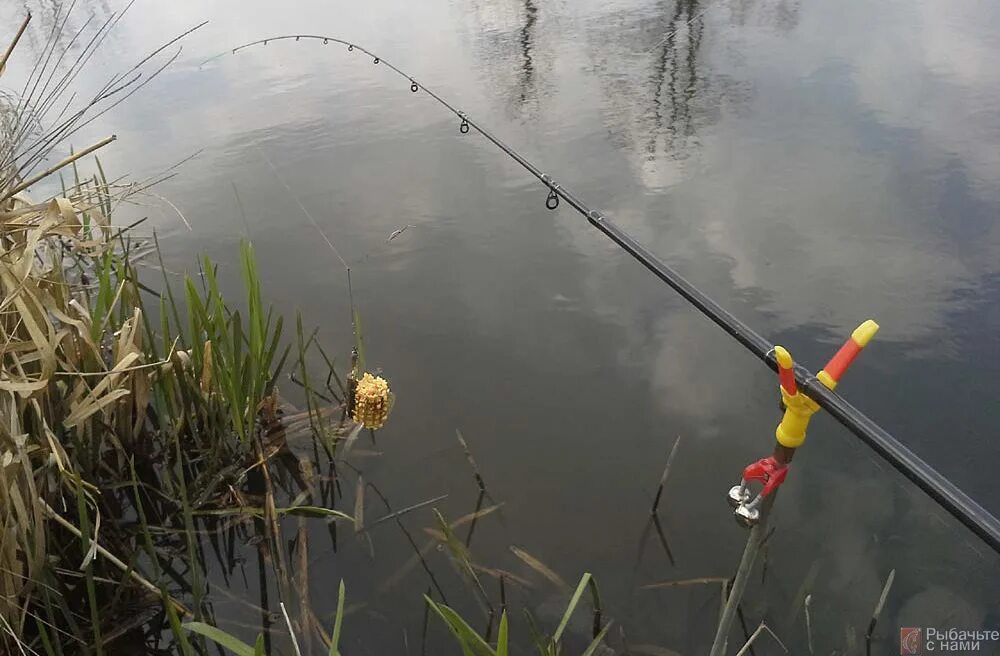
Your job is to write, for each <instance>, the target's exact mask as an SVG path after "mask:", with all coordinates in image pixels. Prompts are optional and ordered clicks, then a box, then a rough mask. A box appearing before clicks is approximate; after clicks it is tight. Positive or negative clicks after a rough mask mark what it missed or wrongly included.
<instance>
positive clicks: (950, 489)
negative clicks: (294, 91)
mask: <svg viewBox="0 0 1000 656" xmlns="http://www.w3.org/2000/svg"><path fill="white" fill-rule="evenodd" d="M286 39H295V40H296V41H299V40H300V39H306V40H322V41H323V43H330V42H333V43H339V44H343V45H347V46H348V50H349V51H351V52H354V51H360V52H362V53H364V54H366V55H368V56H369V57H372V58H373V60H374V61H375V62H376V63H378V62H381V63H382V64H384V65H385V66H386V67H387V68H389V69H390V70H392V71H393V72H395V73H396V74H397V75H400V76H401V77H403V78H405V79H406V80H407V81H408V82H409V83H410V84H411V89H412V88H413V86H416V87H418V90H419V91H422V92H424V93H426V94H427V95H429V96H430V97H431V98H433V99H434V100H436V101H437V102H438V103H440V104H441V105H442V106H444V107H445V108H446V109H448V110H449V111H450V112H452V113H453V114H455V115H456V116H457V117H458V118H460V119H461V120H462V127H463V133H465V132H467V131H468V130H467V128H466V126H471V127H472V128H474V129H475V130H476V132H478V133H479V134H481V135H482V136H484V137H485V138H486V139H488V140H489V141H490V142H492V143H493V144H494V145H495V146H496V147H497V148H499V149H500V150H502V151H503V152H504V153H506V154H507V156H509V157H510V158H511V159H513V160H514V161H515V162H517V163H518V164H520V165H521V166H522V167H524V169H525V170H526V171H528V173H530V174H531V175H533V176H535V177H536V178H538V179H539V180H540V181H541V182H542V184H544V185H545V186H546V187H548V188H549V191H550V196H551V194H555V196H556V197H558V198H562V199H563V200H565V201H566V202H567V203H569V204H570V205H571V206H572V207H573V209H575V210H576V211H577V212H579V213H580V214H582V215H583V216H584V217H586V219H587V221H589V222H590V223H591V225H593V226H594V227H595V228H597V229H598V230H600V231H601V232H602V233H604V234H605V235H606V236H607V237H609V238H610V239H611V240H612V241H614V242H615V243H616V244H618V245H619V246H620V247H621V248H622V249H623V250H624V251H625V252H626V253H628V254H629V255H631V256H632V257H633V258H635V259H636V260H637V261H638V262H639V263H641V264H642V265H643V266H645V267H646V268H647V269H649V270H650V271H651V272H652V273H653V275H655V276H656V277H657V278H659V279H660V280H662V281H663V282H665V283H666V284H667V285H669V286H670V287H671V288H673V289H674V291H676V292H677V293H678V294H680V295H681V296H682V297H684V299H685V300H687V301H688V302H689V303H691V305H693V306H694V307H695V308H697V309H698V310H699V311H700V312H701V313H702V314H704V315H705V316H706V317H708V318H709V319H711V320H712V321H713V322H714V323H715V324H716V325H717V326H718V327H719V328H721V329H722V330H724V331H725V332H726V333H727V334H728V335H729V336H730V337H732V338H733V339H735V340H736V341H737V342H739V343H740V344H742V345H743V346H744V347H745V348H746V349H747V350H748V351H750V352H751V353H753V354H754V355H755V356H757V357H758V358H760V360H761V361H763V362H764V363H765V364H766V365H768V366H769V367H770V368H771V369H773V370H775V371H777V370H778V363H777V360H776V359H775V357H774V345H773V344H771V342H769V341H768V340H767V339H765V338H764V337H763V336H762V335H760V334H759V333H757V332H756V331H754V330H753V329H752V328H750V326H748V325H747V324H745V323H743V321H741V320H740V319H738V318H737V317H736V316H735V315H733V314H732V313H731V312H729V311H728V310H726V309H725V308H723V307H722V306H721V305H719V304H718V303H716V302H715V301H714V300H712V299H711V298H710V297H708V296H707V295H706V294H704V293H703V292H702V291H701V290H699V289H698V288H697V287H695V286H694V285H692V284H691V283H690V282H688V281H687V280H686V279H685V278H684V277H683V276H681V275H680V274H679V273H678V272H677V271H675V270H674V269H672V268H670V267H669V266H667V264H666V263H664V262H663V261H662V260H660V259H659V258H658V257H656V256H655V255H654V254H653V253H651V252H650V251H649V250H647V249H646V248H645V247H644V246H643V245H641V244H640V243H639V242H637V241H635V239H633V238H632V237H631V236H630V235H629V234H628V233H626V232H625V231H624V230H622V229H621V228H619V227H618V226H617V225H615V224H614V223H613V222H612V221H611V220H610V219H608V218H607V217H606V216H604V215H603V214H602V213H600V212H598V211H596V210H593V209H591V208H590V207H589V206H587V205H586V204H585V203H584V202H583V201H581V200H580V199H579V198H577V197H576V196H575V195H574V194H573V193H571V192H570V191H569V190H568V189H566V187H564V186H563V185H561V184H558V183H557V182H556V181H555V180H554V179H553V178H552V177H551V176H549V175H548V174H546V173H544V172H543V171H542V170H541V169H539V168H538V167H537V166H535V165H534V164H532V163H531V162H530V161H528V160H527V159H525V158H524V157H523V156H522V155H521V154H520V153H518V152H517V151H516V150H514V149H513V148H511V147H510V146H508V145H507V144H506V143H504V142H503V141H502V140H500V139H499V138H498V137H496V136H494V135H493V134H492V133H491V132H490V131H489V130H487V129H486V128H484V127H483V126H481V125H479V124H478V123H476V122H475V121H474V120H473V119H472V118H470V117H469V116H468V115H467V114H466V113H465V112H463V111H460V110H459V109H456V108H455V107H454V106H453V105H452V104H451V103H449V102H448V101H447V100H445V99H444V98H442V97H441V96H439V95H438V94H436V93H434V92H433V91H431V90H430V89H428V88H427V86H426V85H424V84H423V83H422V82H420V81H418V80H417V79H416V78H414V77H413V76H412V75H409V74H408V73H405V72H403V71H402V70H400V69H399V68H396V66H394V65H392V64H391V63H389V62H388V61H386V60H385V59H384V58H382V57H379V56H378V55H376V54H375V53H373V52H371V51H370V50H368V49H366V48H364V47H362V46H359V45H357V44H354V43H351V42H350V41H345V40H343V39H338V38H334V37H330V36H318V35H308V34H291V35H284V36H277V37H270V38H268V39H262V40H260V41H254V42H251V43H247V44H244V45H241V46H238V47H236V48H234V49H233V50H232V51H231V52H232V53H236V52H237V51H239V50H242V49H243V48H247V47H250V46H253V45H258V44H266V43H267V42H269V41H279V40H286ZM225 54H229V53H222V54H221V55H218V56H217V57H221V56H223V55H225ZM217 57H213V58H212V59H216V58H217ZM208 61H211V59H209V60H206V61H205V62H203V63H207V62H208ZM795 378H796V380H797V381H798V383H799V386H800V387H801V389H802V391H803V392H804V393H805V394H806V395H807V396H808V397H809V398H811V399H812V400H813V401H815V402H816V403H817V404H819V406H820V407H821V408H823V409H824V410H826V411H827V412H829V413H830V416H831V417H833V418H834V419H835V420H836V421H838V422H839V423H840V424H842V425H843V426H844V427H845V428H847V429H848V430H849V431H851V432H852V433H853V434H854V435H856V436H857V437H859V438H860V439H861V441H862V442H864V443H865V444H867V445H868V446H869V447H871V448H872V449H873V450H874V451H875V452H876V453H877V454H878V455H879V456H881V457H882V458H883V459H884V460H885V461H886V462H888V463H889V464H890V465H892V467H893V468H894V469H896V471H898V472H900V473H901V474H902V475H903V476H905V477H906V478H907V479H909V480H910V481H911V482H913V483H914V484H915V485H916V486H917V487H919V488H920V489H921V490H923V491H924V492H925V493H926V494H927V495H928V496H930V497H931V499H933V500H934V501H935V502H936V503H937V504H938V505H940V506H941V507H942V508H943V509H944V510H945V511H947V512H948V513H949V514H950V515H952V516H953V517H955V519H957V520H958V521H959V522H961V523H962V524H963V525H965V526H966V527H968V528H969V530H971V531H972V532H973V533H975V534H976V535H977V536H978V537H979V538H980V539H982V540H983V541H984V542H985V543H986V544H987V545H989V546H990V548H992V549H993V550H994V551H995V552H997V553H998V554H1000V520H998V519H997V518H996V517H994V516H993V515H992V514H990V512H989V511H987V510H986V509H985V508H983V507H982V506H980V505H979V504H978V503H976V501H974V500H973V499H972V498H970V497H969V496H968V495H967V494H965V493H964V492H962V490H960V489H959V488H958V487H957V486H956V485H955V484H954V483H952V482H951V481H950V480H948V479H947V478H945V477H944V476H943V475H941V474H940V473H939V472H938V471H937V470H935V469H934V468H933V467H931V466H930V465H929V464H927V463H926V462H925V461H924V460H922V459H920V458H919V457H918V456H917V455H916V454H915V453H913V452H912V451H910V450H909V449H907V448H906V447H905V446H903V444H902V443H901V442H900V441H899V440H897V439H896V438H894V437H893V436H892V435H891V434H890V433H889V432H888V431H886V430H885V429H883V428H882V427H881V426H879V425H878V424H877V423H875V422H874V421H873V420H872V419H870V418H869V417H868V416H867V415H865V414H864V413H863V412H861V411H860V410H858V409H857V408H855V407H854V406H853V405H851V404H850V403H848V402H847V401H846V400H845V399H844V398H843V397H842V396H840V395H839V394H837V393H836V392H834V391H832V390H830V389H827V388H826V387H825V386H824V385H823V384H822V383H820V382H819V380H817V379H816V376H814V375H813V373H812V372H811V371H809V370H808V369H806V368H805V367H802V366H801V365H796V366H795Z"/></svg>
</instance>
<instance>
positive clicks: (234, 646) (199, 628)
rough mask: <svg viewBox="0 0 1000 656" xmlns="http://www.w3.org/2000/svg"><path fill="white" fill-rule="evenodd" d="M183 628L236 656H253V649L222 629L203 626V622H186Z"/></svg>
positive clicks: (207, 625)
mask: <svg viewBox="0 0 1000 656" xmlns="http://www.w3.org/2000/svg"><path fill="white" fill-rule="evenodd" d="M183 628H185V629H187V630H188V631H191V632H192V633H197V634H198V635H202V636H205V637H206V638H208V639H209V640H211V641H212V642H214V643H216V644H218V645H221V646H223V647H225V648H226V649H228V650H229V651H231V652H233V653H234V654H236V656H255V654H254V652H255V651H256V650H255V648H254V647H251V646H250V645H248V644H247V643H245V642H243V641H242V640H240V639H239V638H237V637H235V636H233V635H230V634H228V633H226V632H225V631H223V630H222V629H219V628H216V627H214V626H211V625H209V624H205V623H204V622H188V623H187V624H184V625H183Z"/></svg>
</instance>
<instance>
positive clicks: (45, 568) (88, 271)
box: [0, 6, 387, 654]
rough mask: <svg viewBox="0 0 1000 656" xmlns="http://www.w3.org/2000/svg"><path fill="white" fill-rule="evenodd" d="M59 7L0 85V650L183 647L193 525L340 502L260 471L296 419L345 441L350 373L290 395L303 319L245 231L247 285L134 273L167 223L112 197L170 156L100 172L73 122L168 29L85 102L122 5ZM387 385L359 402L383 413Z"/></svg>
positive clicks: (152, 59) (210, 277) (144, 75)
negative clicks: (151, 221) (237, 291)
mask: <svg viewBox="0 0 1000 656" xmlns="http://www.w3.org/2000/svg"><path fill="white" fill-rule="evenodd" d="M55 11H56V14H55V17H54V19H53V20H54V22H53V25H54V27H53V28H52V31H51V33H50V35H49V38H48V40H47V41H43V44H44V45H43V49H42V51H41V52H36V53H35V55H34V56H35V59H36V61H35V66H34V68H32V69H31V73H30V75H29V78H28V80H27V83H26V84H25V87H24V91H23V92H22V93H19V94H15V93H5V94H2V95H0V291H2V301H0V518H2V523H0V653H5V654H6V653H10V654H14V653H45V654H75V653H96V654H101V653H144V652H145V649H144V648H141V647H137V646H135V645H145V644H147V643H149V641H150V640H154V641H156V642H157V643H158V642H159V640H160V639H161V637H162V634H163V628H164V627H169V629H171V630H172V632H173V634H174V636H175V639H176V640H177V642H178V644H180V645H181V647H182V651H183V652H184V653H189V649H190V644H189V639H188V638H187V637H186V633H187V632H185V631H183V630H182V628H181V626H182V622H183V621H184V620H185V619H188V620H192V619H193V620H199V621H200V620H208V621H211V619H212V618H211V609H210V607H209V606H208V605H207V604H205V603H203V597H204V594H205V591H206V589H207V585H208V584H207V582H206V577H205V573H204V564H203V563H204V560H205V557H204V551H203V550H204V549H205V548H206V545H205V544H204V543H203V542H202V541H201V540H200V539H198V538H196V536H195V534H196V533H197V532H205V531H209V532H211V531H210V529H211V530H215V529H218V530H219V531H221V532H223V533H224V534H225V535H228V539H229V540H233V541H235V540H237V539H246V538H247V534H248V533H251V532H253V531H260V532H261V533H262V534H264V535H266V536H267V537H268V539H275V540H276V539H278V533H277V531H278V530H279V529H278V528H277V527H278V523H279V521H280V519H279V518H280V517H281V516H283V515H287V514H292V515H299V516H314V517H315V516H320V517H325V518H328V519H336V518H339V517H347V515H346V514H344V513H340V512H338V511H336V510H334V509H333V508H332V503H330V504H327V505H325V506H324V505H323V503H322V501H323V499H322V498H321V497H320V496H319V495H317V497H316V498H315V499H312V501H313V503H312V505H306V504H305V503H299V504H292V505H291V506H288V507H278V505H277V504H276V503H275V501H274V499H275V496H274V486H273V485H272V481H271V479H270V471H271V468H272V460H273V461H274V462H279V461H281V460H282V459H283V457H284V456H286V455H287V453H288V450H287V441H288V440H289V439H295V436H296V434H298V433H302V434H309V435H311V436H320V437H321V438H322V441H323V448H325V449H330V448H336V447H335V444H336V441H337V438H338V437H339V436H341V435H343V434H345V433H346V432H347V431H348V430H349V429H350V428H351V427H352V422H351V421H350V420H349V419H346V415H347V414H348V409H347V408H346V405H345V403H344V402H343V401H342V400H344V399H347V397H348V395H347V393H346V390H345V387H344V386H343V385H341V384H339V381H340V378H339V377H336V376H333V378H336V380H337V381H338V388H339V394H338V393H337V390H334V389H333V388H331V389H330V393H331V396H327V395H321V396H322V398H324V399H327V401H323V400H322V399H321V398H319V397H318V396H316V395H314V394H313V393H312V391H311V390H310V389H309V388H308V387H307V388H306V392H305V395H306V398H307V402H308V403H309V410H308V411H307V412H305V413H298V412H294V411H293V410H292V409H291V407H290V406H289V405H288V404H287V403H285V402H283V401H282V400H281V399H280V398H279V396H278V387H277V381H278V379H279V376H280V375H281V373H282V371H283V370H284V369H285V366H286V364H288V358H289V353H290V352H292V344H291V343H290V341H292V340H289V339H287V337H286V336H285V332H284V327H283V321H282V319H281V317H277V316H275V314H274V313H273V312H272V311H271V310H270V308H268V307H266V306H265V305H264V303H263V301H262V294H261V281H260V278H259V276H258V272H257V268H256V261H255V258H254V253H253V248H252V246H251V245H250V244H248V243H244V244H243V245H242V247H241V266H240V269H241V273H242V279H243V285H244V289H245V291H246V295H245V297H244V298H242V299H240V302H239V303H238V304H234V303H232V302H231V301H228V300H227V299H226V298H224V296H223V294H222V292H221V291H220V286H219V282H218V279H217V276H216V268H215V267H214V265H213V264H212V263H211V262H210V261H209V260H207V259H205V260H203V261H201V262H200V263H199V264H200V269H201V275H199V276H197V277H190V276H188V277H185V278H184V280H183V285H182V291H180V292H178V293H177V294H176V295H175V291H174V285H172V284H171V281H170V280H168V277H167V274H166V271H165V269H164V268H163V263H162V262H158V266H159V267H160V269H161V270H163V271H164V273H163V284H162V286H160V285H157V286H160V288H161V291H159V292H157V291H154V290H153V289H152V288H151V287H149V286H148V285H147V284H146V283H145V282H143V281H142V276H140V275H139V271H140V267H141V266H143V265H144V264H145V263H147V261H148V260H150V259H153V260H154V262H153V264H156V262H155V259H156V258H157V254H158V248H157V244H156V243H155V237H154V238H152V239H143V238H141V237H139V236H138V235H137V230H136V227H137V226H136V225H133V226H127V227H123V228H120V227H116V226H115V225H114V224H113V222H112V217H113V216H114V215H115V213H116V211H117V210H118V208H119V207H120V206H121V205H123V204H128V203H132V202H135V201H136V200H137V199H138V198H139V197H141V196H142V195H144V194H146V193H147V190H148V188H149V187H150V186H152V185H154V184H156V183H158V182H160V181H161V180H163V179H165V178H166V177H169V176H170V175H173V171H172V169H168V170H167V171H166V172H164V173H163V174H161V175H159V176H154V177H153V178H149V179H146V180H139V181H129V180H126V179H117V180H109V179H108V178H107V177H106V176H105V174H104V170H103V168H102V166H101V163H100V160H98V159H96V155H95V152H96V151H97V150H99V149H100V148H103V147H104V146H106V145H108V144H109V143H111V141H113V139H114V138H113V137H108V138H106V139H103V140H101V141H99V142H97V143H95V144H94V145H93V146H90V147H88V148H85V149H83V150H81V151H79V152H75V153H74V152H73V149H72V148H71V147H69V146H68V143H69V140H70V139H71V138H72V135H74V134H75V133H76V130H78V129H79V128H80V127H82V125H84V124H85V123H87V122H89V121H90V120H92V119H93V118H95V117H96V116H97V115H99V114H100V113H101V112H103V111H105V110H106V109H107V108H108V107H109V106H111V105H112V104H114V103H117V102H119V101H120V100H121V99H122V97H123V96H127V95H130V93H132V92H133V91H135V90H137V89H138V88H139V87H140V86H141V85H142V84H145V83H146V82H147V81H148V80H149V79H151V78H152V77H155V74H156V73H157V72H159V71H160V70H162V68H163V67H165V66H166V65H168V64H169V63H170V62H171V61H173V59H174V58H175V57H176V54H173V55H172V56H171V55H170V53H169V52H166V54H164V53H165V51H166V49H167V47H168V46H170V45H171V44H173V43H175V42H176V41H177V39H174V40H173V41H171V42H170V43H168V44H167V45H166V46H163V47H161V48H159V49H157V50H155V51H154V52H153V53H152V54H151V55H150V56H148V57H146V58H145V59H143V60H142V61H141V62H140V64H139V65H137V66H136V67H133V68H132V69H130V70H129V71H126V72H124V73H122V74H118V75H114V76H112V77H111V79H110V80H109V82H108V84H107V85H106V87H105V88H103V89H101V90H100V91H99V92H98V93H97V94H96V95H95V96H93V97H92V99H91V100H88V101H86V102H84V103H83V104H82V105H81V106H79V107H74V106H73V105H72V100H73V99H74V98H75V97H76V96H75V95H73V96H70V101H69V102H67V101H66V99H65V98H63V102H62V103H60V102H59V99H60V98H62V96H63V95H64V94H66V93H67V89H69V86H70V84H71V82H72V80H73V79H75V77H76V75H77V74H78V73H79V70H80V67H81V66H83V65H84V64H85V63H86V61H87V60H88V59H89V55H90V54H92V52H93V49H94V48H96V47H98V46H99V44H100V42H101V41H103V38H104V37H105V36H106V34H107V32H108V31H109V30H110V29H112V28H113V27H114V24H115V23H116V22H117V19H118V18H120V15H115V14H112V15H111V17H109V18H108V19H107V22H106V23H105V24H104V25H102V26H99V27H97V28H94V29H97V32H96V33H95V34H93V35H89V37H90V38H89V40H88V35H84V34H82V33H77V34H76V35H71V37H72V38H71V39H64V38H63V36H64V35H63V34H62V33H61V32H60V30H61V27H60V26H64V25H65V19H66V15H65V14H63V13H61V12H63V11H64V10H63V8H62V7H61V6H60V7H59V8H58V9H56V10H55ZM66 11H69V10H66ZM30 20H31V17H30V15H29V16H27V17H26V18H25V20H24V22H23V24H22V25H21V26H20V29H19V30H18V31H17V32H16V33H15V35H14V36H13V37H11V42H10V45H9V47H7V48H5V49H4V50H3V51H2V52H3V53H4V54H2V57H3V62H0V75H2V71H3V69H4V66H5V64H6V63H7V62H8V61H10V60H11V58H12V57H13V56H16V55H17V46H18V44H19V43H20V42H21V36H22V34H23V33H24V32H25V31H26V29H27V28H28V26H29V23H30ZM85 27H86V26H85ZM182 36H184V35H182ZM179 38H180V37H178V39H179ZM80 44H87V45H85V46H81V45H80ZM81 47H82V48H83V50H82V51H81V50H80V49H81ZM157 58H159V59H160V60H162V59H165V63H164V62H163V61H159V60H158V59H157ZM67 62H71V63H67ZM150 66H152V67H153V69H152V73H151V74H150V73H149V72H148V71H145V70H143V69H144V68H148V67H150ZM29 67H30V62H29ZM140 80H141V81H140ZM60 110H61V112H60ZM47 126H48V127H47ZM60 149H62V150H63V151H68V152H69V154H68V155H66V156H65V157H62V158H61V159H58V160H56V158H55V157H52V155H57V154H58V153H60ZM54 160H56V161H57V163H56V164H55V165H51V166H43V163H44V162H46V161H54ZM84 166H87V167H93V168H94V173H93V174H92V175H89V176H84V175H81V169H82V168H83V167H84ZM67 180H69V181H68V182H67ZM38 189H42V190H45V189H50V190H53V189H55V190H57V191H54V192H52V191H50V192H44V191H43V192H42V193H41V194H40V197H39V198H33V197H32V196H30V195H28V193H29V191H33V190H38ZM147 277H148V276H147ZM297 338H298V340H297V345H298V355H299V357H300V360H301V359H303V358H305V357H307V356H306V354H307V352H311V351H312V350H313V349H315V348H316V346H315V342H314V341H312V340H308V341H307V340H305V338H304V336H303V334H302V331H301V324H300V326H299V331H298V334H297ZM323 357H324V358H326V356H325V354H323ZM330 366H331V367H332V362H330ZM330 379H331V376H328V380H330ZM386 392H387V390H386ZM333 397H336V399H334V398H333ZM374 401H375V400H373V402H374ZM376 406H377V403H376V405H374V406H372V409H371V410H366V412H365V416H366V417H369V415H370V416H371V418H372V420H373V421H374V420H376V419H381V420H382V421H384V413H383V414H382V415H379V411H378V408H377V407H376ZM338 409H342V410H343V412H340V413H338V412H336V411H337V410H338ZM338 415H339V416H338ZM373 427H374V426H373ZM294 464H295V469H296V471H297V472H298V471H300V470H301V469H302V468H301V467H299V466H298V465H299V463H297V462H296V463H294ZM275 475H276V476H277V474H275ZM196 527H197V528H196ZM210 542H211V541H210ZM216 546H217V545H216ZM157 618H159V619H157ZM127 645H133V646H131V647H130V646H127Z"/></svg>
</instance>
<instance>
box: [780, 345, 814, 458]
mask: <svg viewBox="0 0 1000 656" xmlns="http://www.w3.org/2000/svg"><path fill="white" fill-rule="evenodd" d="M774 356H775V359H776V360H777V361H778V376H779V378H784V377H787V376H788V375H789V374H792V375H793V376H794V373H793V372H794V368H795V362H794V361H793V360H792V355H791V353H789V352H788V351H787V350H786V349H784V348H782V347H781V346H775V347H774ZM793 380H794V378H793ZM785 387H786V385H779V386H778V389H779V390H780V391H781V400H782V402H783V403H784V404H785V414H784V416H782V417H781V422H780V423H779V424H778V427H777V428H776V429H775V430H774V437H775V438H776V439H777V440H778V444H780V445H781V446H784V447H788V448H790V449H797V448H798V447H800V446H802V443H803V442H805V441H806V430H807V429H808V428H809V420H810V419H811V418H812V416H813V415H814V414H816V411H818V410H819V406H818V405H816V402H815V401H813V400H812V399H810V398H809V397H808V396H806V395H805V394H802V393H800V392H799V391H798V389H795V388H794V386H789V387H792V388H793V389H794V390H795V391H794V393H790V392H789V391H788V390H787V389H785Z"/></svg>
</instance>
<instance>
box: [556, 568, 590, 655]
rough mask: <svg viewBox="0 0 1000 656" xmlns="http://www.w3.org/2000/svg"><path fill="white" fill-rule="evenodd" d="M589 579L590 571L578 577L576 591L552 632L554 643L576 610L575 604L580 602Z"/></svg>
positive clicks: (557, 640)
mask: <svg viewBox="0 0 1000 656" xmlns="http://www.w3.org/2000/svg"><path fill="white" fill-rule="evenodd" d="M589 581H590V573H589V572H588V573H586V574H584V575H583V577H581V578H580V584H579V585H577V586H576V591H575V592H574V593H573V597H572V598H571V599H570V600H569V605H568V606H566V612H565V613H563V617H562V621H561V622H559V628H558V629H556V632H555V633H554V634H552V639H553V641H555V642H556V643H558V642H559V639H560V638H561V637H562V634H563V631H565V630H566V625H567V624H569V618H570V617H572V615H573V611H575V610H576V607H577V604H579V603H580V597H582V596H583V592H584V590H586V589H587V583H588V582H589Z"/></svg>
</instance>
